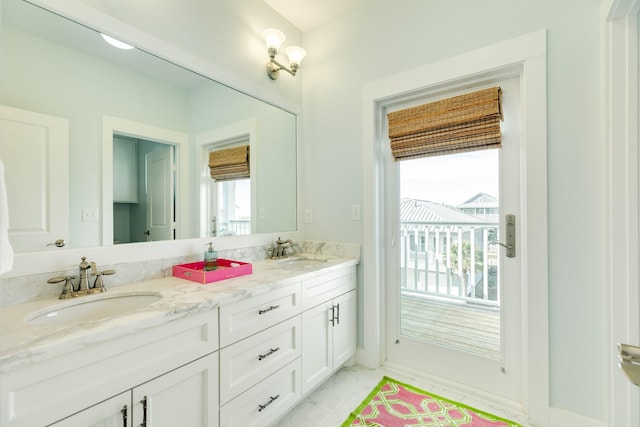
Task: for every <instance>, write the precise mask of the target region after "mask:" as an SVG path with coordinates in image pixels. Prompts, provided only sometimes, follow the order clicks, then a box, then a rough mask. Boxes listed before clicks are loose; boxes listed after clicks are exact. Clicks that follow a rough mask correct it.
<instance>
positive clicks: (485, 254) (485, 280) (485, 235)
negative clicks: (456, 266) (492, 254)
mask: <svg viewBox="0 0 640 427" xmlns="http://www.w3.org/2000/svg"><path fill="white" fill-rule="evenodd" d="M482 295H483V299H486V300H488V299H489V229H488V228H487V227H484V228H483V229H482Z"/></svg>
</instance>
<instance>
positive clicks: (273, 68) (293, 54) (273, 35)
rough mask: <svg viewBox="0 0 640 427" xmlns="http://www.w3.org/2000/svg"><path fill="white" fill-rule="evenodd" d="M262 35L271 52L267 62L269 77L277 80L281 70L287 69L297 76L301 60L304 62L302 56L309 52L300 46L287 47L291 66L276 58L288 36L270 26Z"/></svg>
mask: <svg viewBox="0 0 640 427" xmlns="http://www.w3.org/2000/svg"><path fill="white" fill-rule="evenodd" d="M262 36H263V37H264V39H265V41H266V43H267V50H268V52H269V62H267V75H268V76H269V78H271V80H276V79H277V78H278V75H279V74H280V70H285V71H286V72H287V73H289V74H291V75H292V76H295V75H296V72H297V71H298V68H300V62H302V58H304V56H305V55H306V54H307V52H306V51H305V50H304V49H303V48H301V47H298V46H289V47H287V48H286V49H285V51H286V52H287V56H288V57H289V67H287V66H285V65H283V64H281V63H280V62H278V61H277V60H276V55H278V49H280V45H281V44H282V42H284V40H285V38H286V37H285V36H284V33H283V32H282V31H280V30H276V29H274V28H268V29H266V30H264V31H263V32H262Z"/></svg>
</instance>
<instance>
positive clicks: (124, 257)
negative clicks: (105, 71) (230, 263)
mask: <svg viewBox="0 0 640 427" xmlns="http://www.w3.org/2000/svg"><path fill="white" fill-rule="evenodd" d="M27 2H28V3H31V4H34V5H36V6H38V7H41V8H43V9H46V10H48V11H50V12H53V13H55V14H58V15H60V16H63V17H65V18H67V19H70V20H72V21H75V22H77V23H79V24H82V25H85V26H87V27H89V28H92V29H94V30H95V31H99V32H104V33H106V34H113V35H116V36H118V38H119V39H121V40H122V41H124V42H127V43H130V44H132V45H134V46H136V47H138V48H140V49H142V50H144V51H146V52H148V53H151V54H153V55H156V56H158V57H160V58H162V59H165V60H167V61H170V62H172V63H174V64H176V65H179V66H181V67H183V68H186V69H187V70H190V71H192V72H195V73H197V74H200V75H202V76H204V77H206V78H209V79H211V80H214V81H216V82H219V83H221V84H223V85H226V86H228V87H230V88H233V89H235V90H237V91H239V92H242V93H244V94H246V95H249V96H251V97H253V98H255V99H257V100H259V101H262V102H266V103H267V104H270V105H273V106H275V107H278V108H280V109H283V110H285V111H287V112H289V113H291V114H293V115H294V116H295V122H296V146H297V150H296V164H297V166H298V167H297V168H296V180H297V182H298V185H297V188H296V209H297V212H296V219H297V221H296V225H297V230H296V231H291V232H282V233H264V234H254V235H249V236H234V237H229V236H226V237H215V238H195V239H185V240H170V241H160V242H142V243H129V244H126V245H117V246H95V247H90V248H77V249H76V248H73V249H72V248H69V249H64V250H61V251H43V252H27V253H18V254H15V256H14V266H13V269H12V270H11V271H8V272H7V273H4V274H3V275H2V276H0V278H8V277H19V276H28V275H33V274H41V273H49V272H57V271H64V270H70V269H72V268H75V267H76V266H77V264H78V260H79V259H80V257H81V256H86V257H87V258H88V259H90V260H93V261H96V262H97V263H98V264H99V265H115V264H122V263H131V262H141V261H146V260H151V259H162V258H177V257H181V256H189V255H194V254H198V253H200V252H203V251H204V246H205V243H207V242H209V241H213V242H214V245H215V247H216V249H217V250H218V251H224V250H233V249H240V248H246V247H254V246H263V245H269V244H271V242H273V240H274V239H276V238H278V237H280V236H282V237H283V238H288V239H292V240H294V241H298V240H300V224H301V222H300V221H301V218H302V217H301V214H300V212H301V209H300V200H301V197H300V195H301V190H300V167H299V162H300V145H301V135H300V113H301V107H300V105H299V104H297V103H294V102H292V101H291V100H288V99H285V98H283V97H280V96H278V95H277V94H274V93H272V92H269V91H267V90H266V89H265V88H262V87H258V86H257V85H256V84H255V83H253V82H251V81H248V80H246V79H244V78H241V77H238V76H237V75H235V74H234V73H233V72H231V71H229V70H223V69H221V68H220V67H217V66H215V65H214V64H212V63H209V62H206V61H203V60H202V59H200V58H198V57H196V56H194V55H192V54H190V53H188V52H186V51H183V50H181V49H179V48H176V47H175V46H172V45H170V44H169V43H167V42H165V41H163V40H161V39H159V38H157V37H155V36H152V35H150V34H148V33H145V32H143V31H141V30H139V29H137V28H135V27H133V26H131V25H129V24H127V23H125V22H122V21H120V20H118V19H116V18H115V17H113V16H111V15H108V14H107V13H105V12H102V11H100V10H98V9H95V8H93V7H91V6H88V5H87V4H86V3H83V2H81V1H78V0H67V1H65V2H60V1H58V0H27Z"/></svg>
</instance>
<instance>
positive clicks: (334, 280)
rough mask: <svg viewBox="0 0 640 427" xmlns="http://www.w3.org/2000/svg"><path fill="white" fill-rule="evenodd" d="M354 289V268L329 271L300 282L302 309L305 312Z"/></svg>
mask: <svg viewBox="0 0 640 427" xmlns="http://www.w3.org/2000/svg"><path fill="white" fill-rule="evenodd" d="M355 288H356V267H355V266H352V267H348V268H344V269H341V270H337V271H331V272H329V273H326V274H324V275H322V276H319V277H314V278H312V279H308V280H304V281H303V282H302V308H303V309H304V310H307V309H309V308H311V307H315V306H316V305H318V304H321V303H323V302H325V301H328V300H330V299H332V298H335V297H337V296H339V295H342V294H344V293H346V292H349V291H350V290H352V289H355Z"/></svg>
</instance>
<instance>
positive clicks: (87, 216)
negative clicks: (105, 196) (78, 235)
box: [82, 208, 98, 222]
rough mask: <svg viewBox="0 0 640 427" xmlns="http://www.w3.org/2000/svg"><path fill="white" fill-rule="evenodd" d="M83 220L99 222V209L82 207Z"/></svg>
mask: <svg viewBox="0 0 640 427" xmlns="http://www.w3.org/2000/svg"><path fill="white" fill-rule="evenodd" d="M82 220H83V221H85V222H97V221H98V209H90V208H82Z"/></svg>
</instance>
